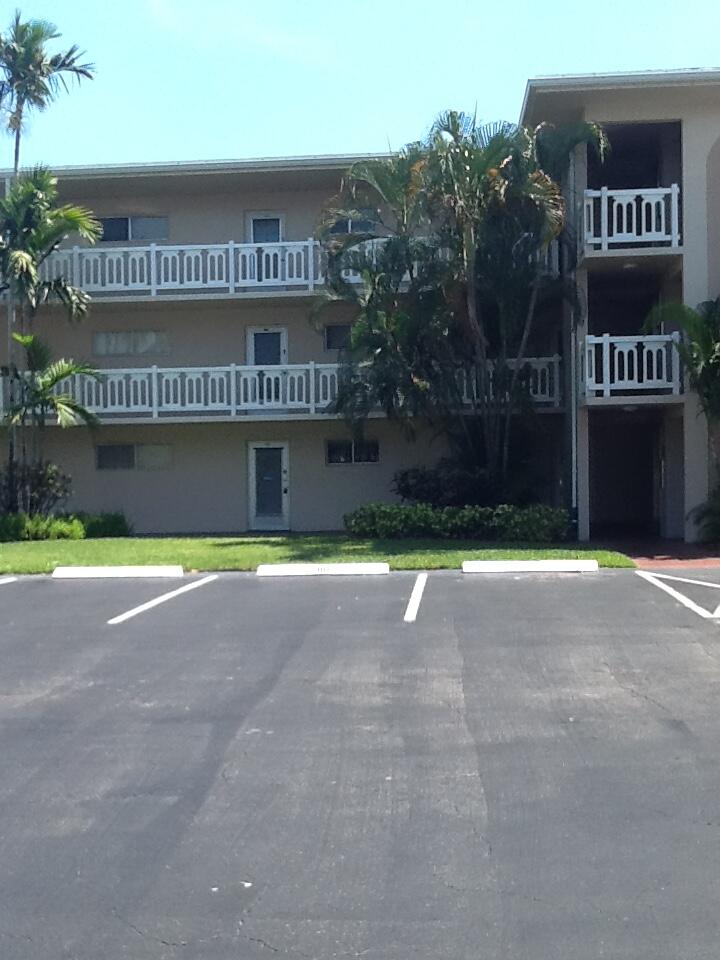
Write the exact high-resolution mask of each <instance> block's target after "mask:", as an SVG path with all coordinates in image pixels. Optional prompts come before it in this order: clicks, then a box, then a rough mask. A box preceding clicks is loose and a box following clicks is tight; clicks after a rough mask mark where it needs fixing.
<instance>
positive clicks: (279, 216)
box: [245, 210, 285, 247]
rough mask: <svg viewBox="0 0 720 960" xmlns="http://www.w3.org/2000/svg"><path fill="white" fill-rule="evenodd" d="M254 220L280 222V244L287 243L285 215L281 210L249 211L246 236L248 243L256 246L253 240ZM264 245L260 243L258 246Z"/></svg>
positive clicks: (246, 221) (246, 215)
mask: <svg viewBox="0 0 720 960" xmlns="http://www.w3.org/2000/svg"><path fill="white" fill-rule="evenodd" d="M253 220H278V221H279V222H280V237H279V239H278V241H277V242H278V243H284V242H285V214H284V213H281V212H280V211H279V210H248V211H247V212H246V213H245V236H246V237H247V242H248V243H252V244H255V241H254V240H253ZM262 245H263V244H262V243H261V242H260V241H258V243H257V246H259V247H261V246H262Z"/></svg>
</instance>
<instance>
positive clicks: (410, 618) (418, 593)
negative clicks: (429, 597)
mask: <svg viewBox="0 0 720 960" xmlns="http://www.w3.org/2000/svg"><path fill="white" fill-rule="evenodd" d="M427 578H428V575H427V574H426V573H419V574H418V575H417V579H416V581H415V586H414V587H413V588H412V593H411V594H410V599H409V600H408V605H407V610H406V611H405V616H404V617H403V620H404V621H405V623H415V619H416V618H417V615H418V610H419V609H420V601H421V600H422V595H423V590H424V589H425V584H426V583H427Z"/></svg>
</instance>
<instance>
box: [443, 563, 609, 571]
mask: <svg viewBox="0 0 720 960" xmlns="http://www.w3.org/2000/svg"><path fill="white" fill-rule="evenodd" d="M598 569H599V568H598V562H597V560H463V565H462V572H463V573H597V571H598Z"/></svg>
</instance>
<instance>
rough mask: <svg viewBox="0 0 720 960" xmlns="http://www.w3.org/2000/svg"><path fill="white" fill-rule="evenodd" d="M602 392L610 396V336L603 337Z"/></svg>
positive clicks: (605, 395) (605, 334)
mask: <svg viewBox="0 0 720 960" xmlns="http://www.w3.org/2000/svg"><path fill="white" fill-rule="evenodd" d="M602 392H603V396H604V397H609V396H610V334H609V333H604V334H603V335H602Z"/></svg>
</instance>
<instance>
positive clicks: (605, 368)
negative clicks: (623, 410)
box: [581, 333, 683, 405]
mask: <svg viewBox="0 0 720 960" xmlns="http://www.w3.org/2000/svg"><path fill="white" fill-rule="evenodd" d="M679 338H680V334H678V333H671V334H656V335H653V336H637V337H613V336H610V335H609V334H607V333H606V334H603V335H602V336H587V337H585V349H584V356H583V371H582V373H581V388H582V393H583V397H584V402H585V403H586V404H590V405H601V404H616V405H617V404H642V403H677V402H679V401H680V400H681V399H682V393H683V384H682V377H681V371H680V356H679V354H678V351H677V349H676V347H675V343H676V342H677V340H679Z"/></svg>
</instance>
